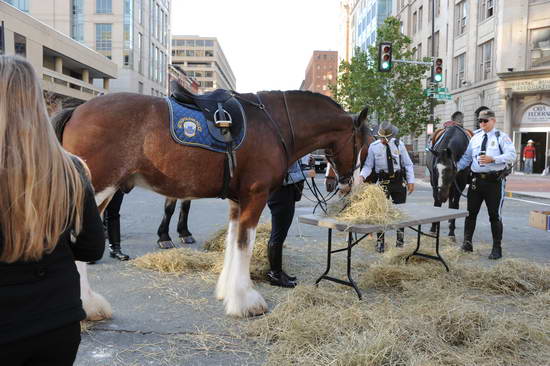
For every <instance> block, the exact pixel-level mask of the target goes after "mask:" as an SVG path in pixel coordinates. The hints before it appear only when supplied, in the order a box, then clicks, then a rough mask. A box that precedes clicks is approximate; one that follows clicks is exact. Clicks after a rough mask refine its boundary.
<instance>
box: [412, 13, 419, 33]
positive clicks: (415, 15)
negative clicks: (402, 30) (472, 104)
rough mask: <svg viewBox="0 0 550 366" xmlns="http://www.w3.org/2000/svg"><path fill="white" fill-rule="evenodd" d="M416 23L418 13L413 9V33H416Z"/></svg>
mask: <svg viewBox="0 0 550 366" xmlns="http://www.w3.org/2000/svg"><path fill="white" fill-rule="evenodd" d="M417 24H418V13H417V12H416V11H415V12H414V13H413V34H416V26H417Z"/></svg>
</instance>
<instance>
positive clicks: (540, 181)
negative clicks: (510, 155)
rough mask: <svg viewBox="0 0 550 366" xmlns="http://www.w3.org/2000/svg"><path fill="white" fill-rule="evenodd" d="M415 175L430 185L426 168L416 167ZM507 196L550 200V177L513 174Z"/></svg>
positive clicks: (508, 181) (509, 180) (507, 186)
mask: <svg viewBox="0 0 550 366" xmlns="http://www.w3.org/2000/svg"><path fill="white" fill-rule="evenodd" d="M414 174H415V177H416V179H418V181H419V182H420V181H422V182H423V183H425V184H428V185H429V184H430V177H429V175H427V170H426V168H425V167H424V166H415V167H414ZM506 196H508V197H525V198H539V199H540V198H542V199H550V176H544V177H542V176H541V175H540V174H531V175H524V174H523V173H516V174H511V175H509V176H508V178H507V179H506Z"/></svg>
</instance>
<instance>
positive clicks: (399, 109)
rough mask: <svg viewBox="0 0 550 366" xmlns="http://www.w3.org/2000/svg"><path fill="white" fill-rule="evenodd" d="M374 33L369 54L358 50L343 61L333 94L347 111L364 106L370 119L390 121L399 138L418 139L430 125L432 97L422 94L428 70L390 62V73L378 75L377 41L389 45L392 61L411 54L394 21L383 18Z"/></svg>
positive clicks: (408, 43) (405, 37) (409, 57)
mask: <svg viewBox="0 0 550 366" xmlns="http://www.w3.org/2000/svg"><path fill="white" fill-rule="evenodd" d="M377 33H378V34H377V39H376V46H371V47H369V48H368V52H364V51H362V50H361V49H359V48H358V49H357V50H356V52H355V56H353V58H352V59H351V62H349V63H348V62H346V61H345V60H344V61H342V63H341V64H340V69H339V70H340V73H339V76H338V80H337V83H336V84H335V85H334V86H333V87H332V88H331V89H332V92H333V94H334V95H335V97H336V100H337V101H338V102H339V103H340V104H342V105H343V106H344V107H346V108H347V109H348V110H349V111H350V112H359V111H361V110H362V109H363V108H364V107H365V106H367V107H369V111H370V116H369V117H370V118H371V120H372V118H373V117H376V119H377V120H378V121H390V122H392V123H393V124H394V125H396V126H397V127H398V128H399V129H400V134H401V135H409V134H410V135H414V136H418V135H419V134H420V133H421V132H422V131H423V130H424V128H425V126H426V124H428V123H429V122H430V103H431V98H429V97H427V96H425V95H424V90H423V86H422V83H421V81H422V80H423V79H425V78H426V76H427V75H428V74H427V72H428V71H429V69H430V67H429V66H425V65H415V64H405V63H393V66H392V70H391V71H390V72H379V71H378V60H377V54H378V44H380V42H391V43H392V45H393V46H392V59H393V60H396V59H397V60H413V51H412V50H411V49H410V45H411V43H412V41H411V39H410V38H409V37H407V36H405V35H403V34H402V33H401V32H400V22H399V20H398V19H397V18H394V17H388V18H386V20H385V22H384V24H383V25H382V26H380V27H379V28H378V31H377ZM423 61H430V59H429V58H425V59H424V60H423Z"/></svg>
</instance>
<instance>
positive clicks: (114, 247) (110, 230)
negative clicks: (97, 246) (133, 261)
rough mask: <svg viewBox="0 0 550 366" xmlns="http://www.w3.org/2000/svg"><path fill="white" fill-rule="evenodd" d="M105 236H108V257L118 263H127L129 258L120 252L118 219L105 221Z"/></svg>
mask: <svg viewBox="0 0 550 366" xmlns="http://www.w3.org/2000/svg"><path fill="white" fill-rule="evenodd" d="M107 234H108V236H109V249H110V251H109V255H110V256H111V258H116V259H118V260H119V261H127V260H128V259H130V256H128V255H126V254H124V253H122V251H121V250H120V218H116V219H108V220H107Z"/></svg>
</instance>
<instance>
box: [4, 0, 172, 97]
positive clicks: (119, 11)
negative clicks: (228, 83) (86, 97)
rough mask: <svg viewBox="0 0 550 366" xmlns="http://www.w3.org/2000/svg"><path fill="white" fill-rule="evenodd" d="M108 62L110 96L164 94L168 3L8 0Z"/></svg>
mask: <svg viewBox="0 0 550 366" xmlns="http://www.w3.org/2000/svg"><path fill="white" fill-rule="evenodd" d="M7 1H8V2H12V3H13V4H14V5H15V6H18V7H19V8H21V9H23V10H24V11H26V12H28V14H30V15H31V16H33V17H35V18H37V19H38V20H40V21H41V22H43V23H45V24H47V25H49V26H50V27H52V28H54V29H56V30H57V31H59V32H61V33H63V34H65V35H68V36H69V37H71V38H73V39H74V40H76V41H78V42H81V43H82V44H84V45H86V46H88V47H89V48H91V49H94V50H96V51H97V52H99V53H101V54H103V55H104V56H105V57H107V58H109V59H111V60H112V61H113V62H114V63H115V64H117V65H118V67H119V73H118V78H117V79H116V80H113V82H112V83H111V86H110V89H111V91H125V92H137V93H142V94H151V95H158V96H162V95H166V94H167V92H168V64H169V58H170V57H169V55H170V7H171V0H95V1H85V0H7Z"/></svg>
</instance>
